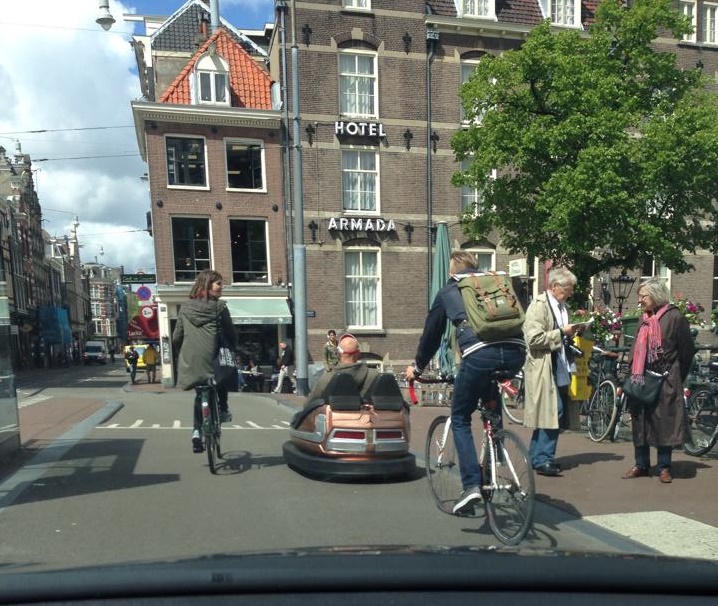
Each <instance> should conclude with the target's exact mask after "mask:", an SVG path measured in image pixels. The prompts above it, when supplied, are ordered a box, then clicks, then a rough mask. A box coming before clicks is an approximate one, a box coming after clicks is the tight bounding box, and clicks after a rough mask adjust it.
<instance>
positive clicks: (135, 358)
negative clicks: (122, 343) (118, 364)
mask: <svg viewBox="0 0 718 606" xmlns="http://www.w3.org/2000/svg"><path fill="white" fill-rule="evenodd" d="M139 359H140V355H139V354H138V353H137V351H136V350H135V346H134V345H130V349H129V350H128V352H127V353H126V354H125V360H127V367H128V368H129V369H130V381H131V382H132V384H133V385H134V383H135V379H136V378H137V363H138V362H139Z"/></svg>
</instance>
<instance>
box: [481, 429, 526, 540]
mask: <svg viewBox="0 0 718 606" xmlns="http://www.w3.org/2000/svg"><path fill="white" fill-rule="evenodd" d="M491 444H492V448H493V456H489V454H488V453H487V455H486V456H485V459H484V473H485V474H486V475H485V476H484V485H485V486H488V485H490V486H491V489H490V490H489V491H488V492H485V499H486V511H487V513H488V518H489V527H490V528H491V531H492V532H493V533H494V536H495V537H496V538H497V539H498V540H499V541H501V542H502V543H504V544H505V545H518V543H520V542H521V541H522V540H523V538H524V537H525V536H526V534H527V533H528V531H529V530H530V528H531V525H532V524H533V518H534V500H535V497H536V484H535V479H534V471H533V468H532V466H531V464H530V462H529V453H528V450H527V449H526V446H524V443H523V442H522V441H521V438H519V437H518V436H517V435H516V434H515V433H513V432H512V431H508V430H505V429H502V430H499V431H497V432H496V433H495V434H494V437H493V441H492V443H491ZM492 466H493V469H494V470H495V475H496V478H495V482H494V479H493V477H492V473H491V469H492Z"/></svg>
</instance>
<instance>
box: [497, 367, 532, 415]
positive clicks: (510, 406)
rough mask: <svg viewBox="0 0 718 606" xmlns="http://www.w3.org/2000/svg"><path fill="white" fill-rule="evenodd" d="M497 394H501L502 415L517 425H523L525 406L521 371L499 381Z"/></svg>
mask: <svg viewBox="0 0 718 606" xmlns="http://www.w3.org/2000/svg"><path fill="white" fill-rule="evenodd" d="M499 393H500V394H501V407H502V408H503V411H504V414H505V415H506V416H507V417H508V418H509V419H511V420H512V421H513V422H514V423H516V424H517V425H523V423H524V408H525V406H526V394H525V391H524V372H523V370H521V371H519V372H518V373H516V375H515V376H513V377H511V378H510V379H506V380H505V381H500V382H499Z"/></svg>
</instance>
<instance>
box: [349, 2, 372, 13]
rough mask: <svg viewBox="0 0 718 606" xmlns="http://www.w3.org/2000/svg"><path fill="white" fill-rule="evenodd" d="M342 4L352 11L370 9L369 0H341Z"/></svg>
mask: <svg viewBox="0 0 718 606" xmlns="http://www.w3.org/2000/svg"><path fill="white" fill-rule="evenodd" d="M342 6H343V7H344V8H346V9H349V10H353V11H370V10H371V0H343V2H342Z"/></svg>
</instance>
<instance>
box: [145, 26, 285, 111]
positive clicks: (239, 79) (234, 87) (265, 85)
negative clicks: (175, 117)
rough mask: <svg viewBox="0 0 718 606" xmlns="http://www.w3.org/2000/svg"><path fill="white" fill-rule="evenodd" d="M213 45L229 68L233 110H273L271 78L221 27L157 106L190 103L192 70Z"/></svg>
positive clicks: (185, 68)
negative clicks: (238, 108)
mask: <svg viewBox="0 0 718 606" xmlns="http://www.w3.org/2000/svg"><path fill="white" fill-rule="evenodd" d="M213 42H214V43H215V44H216V47H217V54H218V55H219V56H220V57H222V58H223V59H224V60H225V61H227V63H228V64H229V88H230V94H231V105H232V107H248V108H252V109H272V96H271V86H272V79H271V77H270V76H269V74H268V73H267V72H265V71H264V70H263V69H262V68H261V67H260V66H259V65H257V62H256V61H255V60H254V59H252V57H251V56H250V55H249V53H248V52H247V51H246V50H244V48H243V47H242V44H241V43H240V42H239V41H238V40H237V39H236V38H235V37H234V36H232V35H231V34H230V33H229V32H228V31H227V30H226V29H225V28H224V27H222V26H220V27H219V29H218V30H217V31H216V32H214V33H213V34H212V35H211V36H210V37H209V38H208V39H207V41H206V42H205V43H204V44H203V45H202V46H201V47H200V48H199V50H198V51H197V52H196V53H195V55H194V56H193V57H192V59H191V60H190V62H189V63H188V64H187V65H186V66H185V67H184V69H183V70H182V71H181V72H180V73H179V75H178V76H177V77H176V78H175V80H174V82H172V84H170V85H169V87H168V88H167V90H166V91H165V92H164V93H163V94H162V96H161V97H160V98H159V103H176V104H179V105H190V104H191V103H192V94H191V90H192V89H191V86H192V84H191V81H192V74H193V72H194V67H195V65H196V63H197V61H198V60H199V59H200V57H202V56H203V55H204V54H205V53H206V52H207V50H208V49H209V46H210V44H212V43H213Z"/></svg>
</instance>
